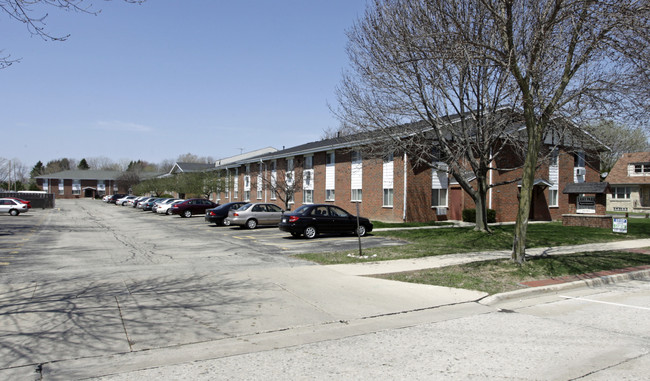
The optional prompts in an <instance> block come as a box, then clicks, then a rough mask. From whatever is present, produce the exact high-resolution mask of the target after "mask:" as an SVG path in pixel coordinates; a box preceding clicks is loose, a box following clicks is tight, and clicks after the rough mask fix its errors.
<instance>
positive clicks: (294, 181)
mask: <svg viewBox="0 0 650 381" xmlns="http://www.w3.org/2000/svg"><path fill="white" fill-rule="evenodd" d="M302 166H303V165H302V160H301V159H299V158H295V159H293V160H286V159H285V160H284V161H283V162H282V167H281V168H277V167H273V166H272V165H271V166H270V165H269V164H268V163H265V164H264V165H263V167H264V168H263V172H262V173H258V175H257V176H256V177H255V178H254V179H253V181H252V182H251V188H255V187H257V185H258V184H260V182H261V186H262V188H263V189H268V190H269V191H270V192H271V194H273V195H274V196H275V197H276V198H278V199H279V200H280V201H281V202H282V203H283V204H284V209H285V210H290V209H291V204H292V203H293V202H294V197H295V195H296V193H299V192H301V191H302V190H303V185H304V179H305V176H304V171H303V168H302Z"/></svg>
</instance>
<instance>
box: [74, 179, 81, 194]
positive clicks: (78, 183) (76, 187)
mask: <svg viewBox="0 0 650 381" xmlns="http://www.w3.org/2000/svg"><path fill="white" fill-rule="evenodd" d="M72 194H73V195H80V194H81V180H72Z"/></svg>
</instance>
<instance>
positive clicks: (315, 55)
mask: <svg viewBox="0 0 650 381" xmlns="http://www.w3.org/2000/svg"><path fill="white" fill-rule="evenodd" d="M92 4H93V9H102V12H101V13H100V14H99V15H98V16H93V15H88V14H82V13H75V12H61V11H56V10H53V9H50V10H49V11H50V12H49V16H48V17H47V19H46V22H47V25H46V28H47V30H48V31H49V32H51V33H52V34H55V35H66V34H70V37H69V39H68V40H67V41H65V42H51V41H47V42H46V41H43V40H42V39H40V38H38V37H32V36H31V35H30V34H29V32H28V31H27V29H26V28H25V26H24V25H22V24H20V23H18V22H15V21H11V20H9V19H8V17H6V15H4V14H0V33H1V34H2V39H1V40H0V49H1V50H3V52H2V54H4V55H7V54H11V56H12V58H20V59H21V62H20V63H17V64H14V65H12V66H11V67H9V68H6V69H3V70H0V83H1V87H2V95H0V97H1V98H0V100H1V106H0V107H1V110H2V112H1V113H0V121H1V122H0V123H1V125H2V131H3V132H10V135H9V136H11V142H10V144H7V141H6V140H5V138H3V144H2V148H1V149H0V157H3V158H7V159H13V158H17V159H20V160H21V161H22V162H23V164H25V165H28V166H29V167H30V168H31V167H32V166H33V165H34V164H36V162H37V161H38V160H41V161H42V162H43V163H47V161H49V160H53V159H58V158H63V157H69V158H74V159H77V160H81V159H82V158H89V157H100V156H105V157H108V158H110V159H113V160H114V161H116V162H119V161H120V160H123V159H132V160H138V159H141V160H146V161H150V162H154V163H157V162H160V161H162V160H164V159H176V157H178V156H179V155H181V154H185V153H193V154H195V155H198V156H212V157H214V158H221V157H228V156H232V155H236V154H239V153H240V149H243V150H244V152H246V151H251V150H255V149H258V148H263V147H267V146H273V147H276V148H278V149H280V148H282V146H286V147H290V146H294V145H298V144H302V143H306V142H310V141H314V140H318V139H320V137H321V136H322V134H323V130H325V129H327V128H332V127H338V121H337V120H336V119H335V118H334V116H333V115H332V114H331V112H330V110H329V108H328V103H330V104H332V105H335V104H336V97H335V88H336V87H337V86H338V84H339V82H340V80H341V74H342V72H343V70H344V69H345V68H346V67H347V65H348V60H347V56H346V53H345V46H346V44H347V38H346V36H345V31H346V30H347V29H349V28H350V27H351V26H352V25H353V23H354V22H355V21H356V20H357V19H358V18H359V17H361V16H362V15H363V12H364V10H365V6H366V0H327V1H318V0H273V1H271V0H237V1H233V0H227V1H226V0H224V1H222V0H183V1H181V0H149V1H147V2H145V3H143V4H142V5H129V4H126V3H123V2H121V1H117V0H114V1H111V2H104V1H99V0H94V1H92Z"/></svg>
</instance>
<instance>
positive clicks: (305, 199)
mask: <svg viewBox="0 0 650 381" xmlns="http://www.w3.org/2000/svg"><path fill="white" fill-rule="evenodd" d="M302 203H303V204H313V203H314V191H313V190H312V189H305V190H304V191H303V192H302Z"/></svg>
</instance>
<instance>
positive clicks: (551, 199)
mask: <svg viewBox="0 0 650 381" xmlns="http://www.w3.org/2000/svg"><path fill="white" fill-rule="evenodd" d="M548 206H551V207H557V206H558V190H557V189H549V190H548Z"/></svg>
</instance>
